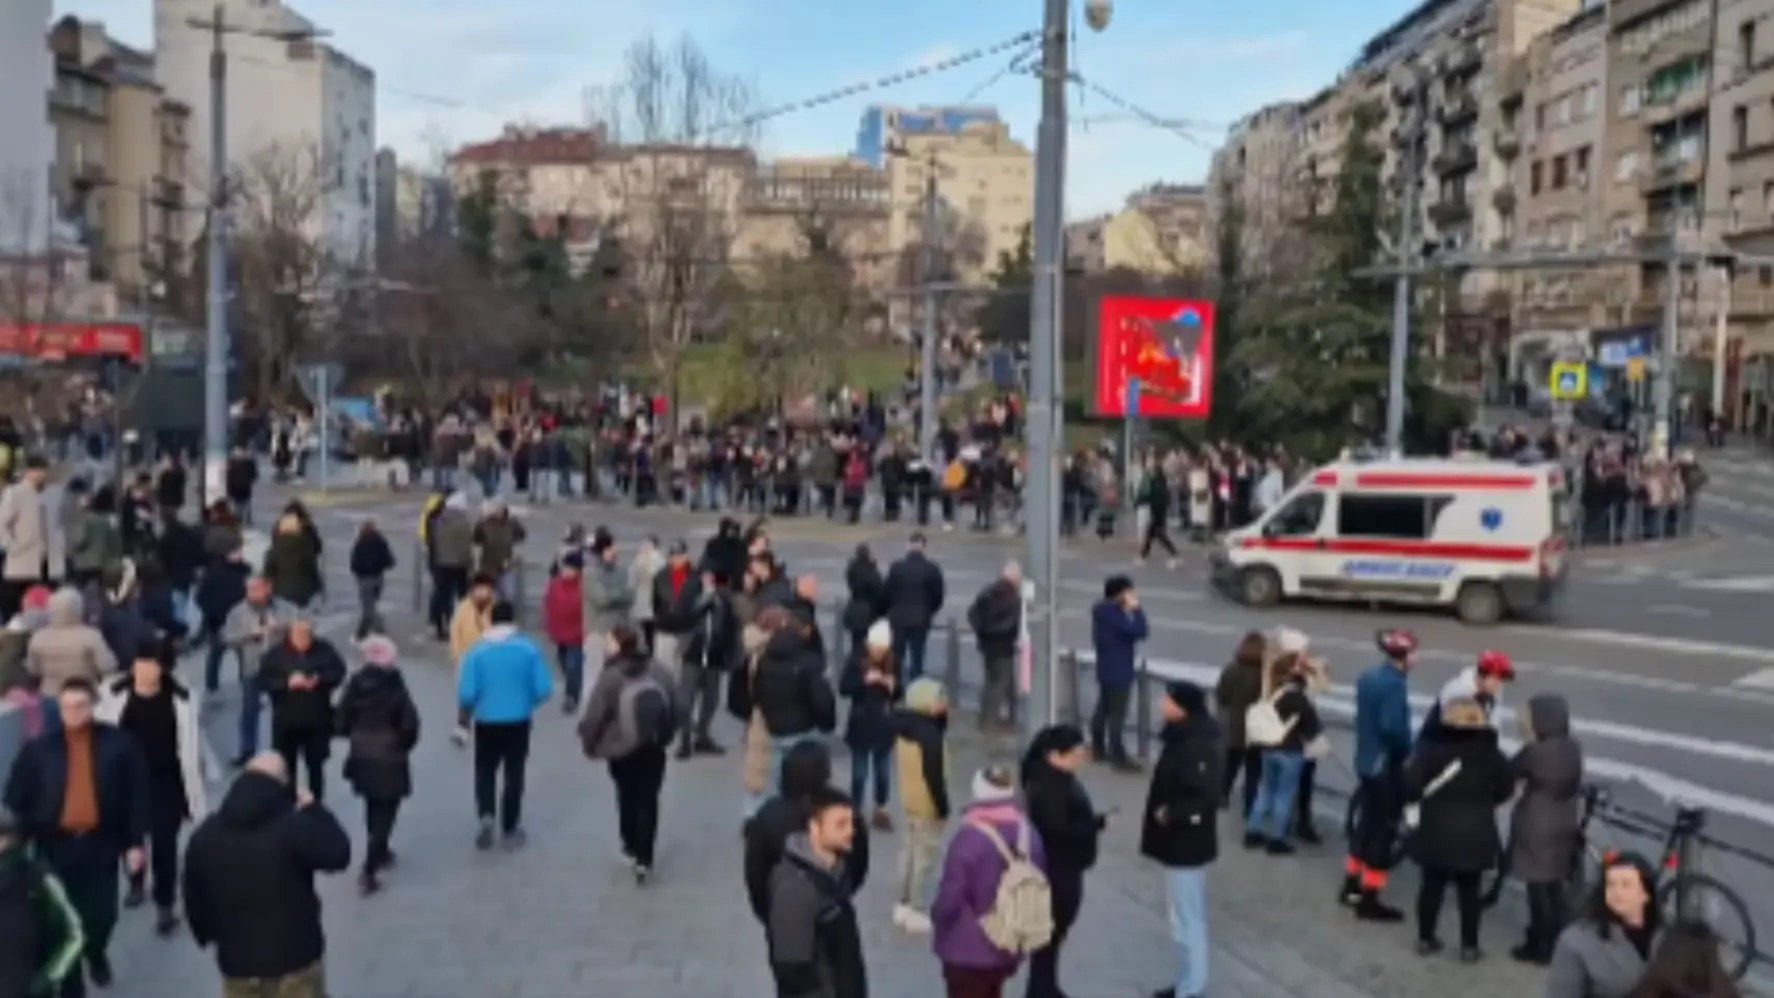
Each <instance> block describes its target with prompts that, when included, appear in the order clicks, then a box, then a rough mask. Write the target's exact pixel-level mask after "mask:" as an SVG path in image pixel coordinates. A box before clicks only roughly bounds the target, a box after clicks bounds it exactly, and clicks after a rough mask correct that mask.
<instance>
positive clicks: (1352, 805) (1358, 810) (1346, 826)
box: [1343, 788, 1406, 869]
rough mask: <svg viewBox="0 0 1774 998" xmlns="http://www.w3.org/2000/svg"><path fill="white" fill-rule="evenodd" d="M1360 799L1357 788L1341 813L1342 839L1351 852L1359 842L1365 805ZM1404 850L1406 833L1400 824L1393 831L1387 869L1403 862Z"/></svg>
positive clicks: (1361, 795) (1360, 794)
mask: <svg viewBox="0 0 1774 998" xmlns="http://www.w3.org/2000/svg"><path fill="white" fill-rule="evenodd" d="M1362 797H1363V794H1362V792H1361V790H1360V789H1359V788H1357V789H1356V790H1355V792H1354V793H1351V794H1350V795H1349V806H1348V807H1347V808H1345V809H1344V811H1343V838H1344V840H1345V841H1347V842H1348V843H1349V845H1350V849H1351V850H1353V849H1354V848H1355V843H1357V842H1360V841H1361V838H1360V833H1361V822H1362V820H1363V819H1362V809H1363V807H1364V805H1365V802H1364V801H1363V800H1362ZM1405 850H1406V832H1405V828H1404V826H1403V824H1400V825H1399V826H1398V827H1397V828H1395V829H1393V837H1392V847H1391V849H1390V850H1389V851H1388V856H1389V857H1390V859H1389V860H1388V862H1387V864H1386V866H1387V869H1391V868H1392V867H1395V866H1397V865H1398V864H1399V863H1400V862H1402V861H1403V860H1404V854H1405Z"/></svg>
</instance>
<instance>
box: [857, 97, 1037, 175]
mask: <svg viewBox="0 0 1774 998" xmlns="http://www.w3.org/2000/svg"><path fill="white" fill-rule="evenodd" d="M1001 120H1002V119H1001V118H999V116H998V109H997V108H995V107H985V106H979V105H957V106H952V107H900V106H898V105H893V104H875V105H872V106H870V107H869V109H868V110H866V111H864V112H863V113H862V122H861V124H860V125H859V126H858V127H857V130H856V158H857V159H860V160H862V161H863V162H864V163H867V164H869V165H871V166H874V167H876V168H877V169H879V168H884V167H886V165H887V159H888V157H889V156H891V155H893V150H894V148H896V146H897V144H898V143H899V142H900V140H902V139H904V138H905V137H907V136H910V135H959V134H960V133H961V132H963V131H965V130H966V129H967V128H968V127H969V126H972V125H993V124H997V123H998V122H999V121H1001Z"/></svg>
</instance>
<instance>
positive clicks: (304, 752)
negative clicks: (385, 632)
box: [259, 617, 347, 800]
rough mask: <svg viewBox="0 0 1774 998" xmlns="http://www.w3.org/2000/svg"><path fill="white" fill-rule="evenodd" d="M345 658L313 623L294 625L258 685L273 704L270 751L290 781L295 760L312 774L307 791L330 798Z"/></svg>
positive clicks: (262, 666) (303, 619)
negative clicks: (329, 765) (329, 769)
mask: <svg viewBox="0 0 1774 998" xmlns="http://www.w3.org/2000/svg"><path fill="white" fill-rule="evenodd" d="M346 672H347V670H346V668H345V659H344V658H343V657H341V656H340V655H339V650H338V649H337V648H335V647H333V643H332V642H331V641H328V640H327V639H325V638H323V637H320V636H318V635H316V634H315V633H314V621H313V620H311V619H309V618H307V617H297V618H296V619H295V620H292V621H290V625H289V629H288V630H287V631H285V632H284V638H283V641H281V642H280V643H278V644H276V645H273V646H272V647H271V649H270V650H269V651H267V652H265V658H264V661H263V663H261V664H260V666H259V686H260V688H261V689H263V690H264V691H265V696H266V699H268V700H270V701H271V747H272V749H274V750H275V751H276V752H277V754H278V755H281V756H283V762H284V768H286V769H287V770H289V774H290V778H291V779H292V780H293V779H295V776H296V765H297V760H300V762H301V765H302V767H303V768H305V769H306V770H307V771H308V792H309V793H310V794H312V795H313V796H314V799H315V800H321V799H323V798H325V797H326V760H327V757H328V756H329V755H330V754H331V753H332V740H333V724H334V722H333V694H334V693H335V692H337V691H338V689H339V687H340V686H343V685H344V684H345V676H346Z"/></svg>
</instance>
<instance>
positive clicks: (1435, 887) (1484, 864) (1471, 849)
mask: <svg viewBox="0 0 1774 998" xmlns="http://www.w3.org/2000/svg"><path fill="white" fill-rule="evenodd" d="M1404 788H1405V801H1406V802H1407V803H1409V804H1415V805H1416V806H1417V808H1418V814H1419V817H1418V821H1417V824H1416V828H1415V830H1414V831H1413V832H1412V833H1411V837H1410V853H1411V858H1412V859H1414V860H1415V861H1416V863H1417V865H1418V866H1420V867H1421V868H1422V871H1423V875H1422V879H1421V881H1419V884H1418V887H1417V953H1418V955H1420V956H1431V955H1433V954H1436V953H1439V952H1441V951H1442V942H1441V937H1440V936H1439V935H1437V933H1436V922H1437V921H1439V919H1440V917H1441V906H1442V902H1443V900H1444V899H1445V898H1446V896H1447V890H1448V888H1449V887H1452V888H1453V889H1454V897H1455V902H1456V907H1457V910H1458V912H1459V916H1460V962H1461V963H1476V962H1478V961H1479V960H1480V959H1481V958H1482V957H1483V954H1482V953H1480V952H1479V949H1478V927H1479V919H1480V917H1481V916H1482V915H1483V913H1484V909H1483V906H1482V904H1481V900H1480V892H1479V878H1480V877H1482V876H1483V875H1484V873H1485V871H1486V870H1491V869H1495V868H1496V866H1497V861H1498V860H1499V859H1500V858H1501V857H1502V854H1503V839H1502V836H1501V835H1499V834H1498V832H1497V821H1496V812H1497V807H1498V806H1499V805H1501V804H1503V803H1505V802H1507V801H1508V800H1509V798H1510V797H1511V796H1512V795H1513V794H1514V793H1515V774H1514V772H1513V771H1512V770H1511V769H1510V766H1509V760H1508V758H1506V757H1505V756H1504V755H1503V750H1502V749H1500V748H1498V747H1497V729H1495V728H1493V727H1491V725H1490V723H1489V719H1488V718H1487V717H1486V715H1485V710H1484V708H1483V707H1482V706H1480V705H1479V703H1478V702H1477V701H1476V700H1449V701H1447V702H1445V703H1443V704H1442V705H1441V723H1440V724H1438V725H1436V726H1435V727H1434V728H1432V729H1430V731H1429V732H1428V734H1427V735H1426V737H1424V738H1423V739H1422V740H1421V741H1419V742H1418V743H1417V748H1416V751H1415V752H1413V753H1412V754H1411V760H1410V762H1409V763H1408V764H1407V765H1406V766H1405V770H1404Z"/></svg>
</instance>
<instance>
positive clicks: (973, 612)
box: [967, 579, 1023, 656]
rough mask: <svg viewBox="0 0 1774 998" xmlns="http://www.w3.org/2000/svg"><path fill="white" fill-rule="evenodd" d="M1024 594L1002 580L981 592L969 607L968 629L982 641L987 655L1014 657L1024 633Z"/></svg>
mask: <svg viewBox="0 0 1774 998" xmlns="http://www.w3.org/2000/svg"><path fill="white" fill-rule="evenodd" d="M1022 615H1023V600H1022V593H1020V592H1018V591H1017V589H1016V586H1014V585H1012V584H1011V583H1010V581H1009V580H1007V579H999V580H997V581H996V582H993V583H991V584H990V585H988V586H986V587H985V588H984V589H981V590H980V591H979V595H978V596H976V597H974V600H973V605H972V606H971V607H968V608H967V626H969V627H971V628H973V636H974V638H975V639H977V640H978V641H979V650H980V653H981V654H984V655H993V656H999V655H1014V654H1015V653H1016V642H1017V638H1018V637H1020V636H1021V634H1022Z"/></svg>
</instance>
